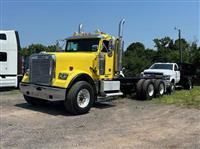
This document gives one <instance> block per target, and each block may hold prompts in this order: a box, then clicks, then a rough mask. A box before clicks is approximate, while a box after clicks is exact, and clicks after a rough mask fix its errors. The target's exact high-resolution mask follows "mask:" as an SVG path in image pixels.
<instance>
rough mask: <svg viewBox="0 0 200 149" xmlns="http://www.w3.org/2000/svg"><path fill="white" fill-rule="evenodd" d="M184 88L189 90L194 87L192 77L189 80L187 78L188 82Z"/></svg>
mask: <svg viewBox="0 0 200 149" xmlns="http://www.w3.org/2000/svg"><path fill="white" fill-rule="evenodd" d="M184 88H185V89H187V90H191V89H192V88H193V84H192V81H191V79H188V80H187V83H186V85H185V86H184Z"/></svg>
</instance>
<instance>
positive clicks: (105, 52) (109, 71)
mask: <svg viewBox="0 0 200 149" xmlns="http://www.w3.org/2000/svg"><path fill="white" fill-rule="evenodd" d="M110 45H111V42H110V41H109V40H103V41H102V49H101V51H100V55H101V56H100V57H101V58H102V59H104V61H105V62H104V72H103V71H102V72H103V73H101V74H102V76H101V77H103V78H105V79H112V78H113V75H114V73H113V72H114V54H113V51H112V48H111V47H110Z"/></svg>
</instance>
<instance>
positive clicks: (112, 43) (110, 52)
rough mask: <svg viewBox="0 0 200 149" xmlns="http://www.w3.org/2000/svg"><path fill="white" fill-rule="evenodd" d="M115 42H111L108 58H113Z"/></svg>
mask: <svg viewBox="0 0 200 149" xmlns="http://www.w3.org/2000/svg"><path fill="white" fill-rule="evenodd" d="M114 46H115V45H114V42H113V40H112V39H111V40H109V45H108V56H109V57H111V56H112V51H113V49H114Z"/></svg>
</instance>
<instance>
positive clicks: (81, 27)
mask: <svg viewBox="0 0 200 149" xmlns="http://www.w3.org/2000/svg"><path fill="white" fill-rule="evenodd" d="M82 32H83V24H79V26H78V33H79V34H80V33H82Z"/></svg>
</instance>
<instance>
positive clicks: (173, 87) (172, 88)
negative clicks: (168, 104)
mask: <svg viewBox="0 0 200 149" xmlns="http://www.w3.org/2000/svg"><path fill="white" fill-rule="evenodd" d="M174 90H175V86H174V84H172V86H171V91H172V92H173V91H174Z"/></svg>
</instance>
